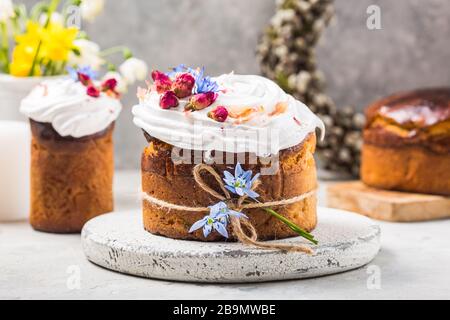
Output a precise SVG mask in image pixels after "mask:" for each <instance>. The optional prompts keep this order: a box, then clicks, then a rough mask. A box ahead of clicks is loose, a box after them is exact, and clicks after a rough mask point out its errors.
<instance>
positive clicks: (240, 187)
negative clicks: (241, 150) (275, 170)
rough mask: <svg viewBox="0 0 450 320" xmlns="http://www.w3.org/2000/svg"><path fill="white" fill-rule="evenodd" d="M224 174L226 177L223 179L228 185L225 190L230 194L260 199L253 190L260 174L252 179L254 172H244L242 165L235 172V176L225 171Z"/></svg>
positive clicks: (238, 165) (237, 166)
mask: <svg viewBox="0 0 450 320" xmlns="http://www.w3.org/2000/svg"><path fill="white" fill-rule="evenodd" d="M223 174H224V175H225V178H224V179H223V181H224V182H225V183H226V185H225V188H227V190H229V191H230V192H232V193H234V194H237V195H238V196H241V197H242V196H244V195H247V196H249V197H250V198H252V199H256V198H258V197H259V194H258V193H256V192H255V191H253V190H252V187H253V184H254V183H255V181H256V180H258V178H259V173H258V174H256V175H255V176H254V177H253V178H252V175H253V173H252V171H251V170H248V171H244V170H243V169H242V167H241V164H240V163H238V164H237V165H236V168H235V170H234V176H233V175H232V174H231V173H230V172H228V171H224V172H223Z"/></svg>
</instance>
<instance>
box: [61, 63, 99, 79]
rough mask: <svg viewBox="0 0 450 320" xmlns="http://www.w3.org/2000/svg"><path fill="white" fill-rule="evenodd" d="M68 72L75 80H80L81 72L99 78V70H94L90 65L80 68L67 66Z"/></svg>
mask: <svg viewBox="0 0 450 320" xmlns="http://www.w3.org/2000/svg"><path fill="white" fill-rule="evenodd" d="M67 72H68V73H69V76H70V77H71V78H72V79H73V80H74V81H78V74H79V73H81V74H85V75H87V76H88V77H89V78H90V79H92V80H95V79H97V76H98V74H97V72H96V71H94V70H92V68H91V67H90V66H83V67H79V68H72V67H67Z"/></svg>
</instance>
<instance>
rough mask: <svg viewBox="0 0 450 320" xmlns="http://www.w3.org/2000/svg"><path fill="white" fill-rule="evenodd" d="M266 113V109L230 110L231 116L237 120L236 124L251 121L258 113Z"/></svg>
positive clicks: (261, 107)
mask: <svg viewBox="0 0 450 320" xmlns="http://www.w3.org/2000/svg"><path fill="white" fill-rule="evenodd" d="M262 112H264V107H263V106H259V107H245V108H241V107H232V108H229V109H228V113H229V116H230V117H231V118H233V119H236V124H240V123H244V122H247V121H249V120H251V119H252V118H253V117H255V116H256V115H257V114H258V113H262Z"/></svg>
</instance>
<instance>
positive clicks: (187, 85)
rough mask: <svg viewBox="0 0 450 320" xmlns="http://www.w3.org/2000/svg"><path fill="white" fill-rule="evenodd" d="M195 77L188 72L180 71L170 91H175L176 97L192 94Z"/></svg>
mask: <svg viewBox="0 0 450 320" xmlns="http://www.w3.org/2000/svg"><path fill="white" fill-rule="evenodd" d="M194 85H195V79H194V77H193V76H192V75H191V74H189V73H182V74H180V75H179V76H177V78H176V79H175V82H174V83H173V84H172V91H173V92H175V94H176V95H177V97H178V98H180V99H181V98H186V97H189V96H190V95H192V89H194Z"/></svg>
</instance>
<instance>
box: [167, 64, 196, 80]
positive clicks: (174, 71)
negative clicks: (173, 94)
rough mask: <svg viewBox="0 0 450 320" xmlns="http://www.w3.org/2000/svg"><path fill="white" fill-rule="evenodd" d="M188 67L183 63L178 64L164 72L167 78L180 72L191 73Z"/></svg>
mask: <svg viewBox="0 0 450 320" xmlns="http://www.w3.org/2000/svg"><path fill="white" fill-rule="evenodd" d="M189 69H190V68H188V67H186V66H185V65H184V64H180V65H178V66H176V67H175V68H172V71H171V72H168V73H166V75H167V76H168V77H169V78H173V77H175V76H176V74H177V73H180V72H189V73H191V72H190V71H189Z"/></svg>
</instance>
